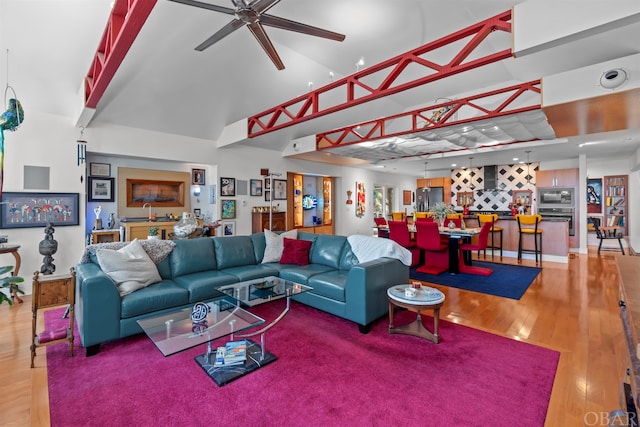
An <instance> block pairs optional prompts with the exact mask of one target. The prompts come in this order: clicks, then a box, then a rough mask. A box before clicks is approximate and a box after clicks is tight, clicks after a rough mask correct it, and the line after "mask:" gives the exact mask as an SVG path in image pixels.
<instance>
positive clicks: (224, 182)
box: [220, 178, 236, 197]
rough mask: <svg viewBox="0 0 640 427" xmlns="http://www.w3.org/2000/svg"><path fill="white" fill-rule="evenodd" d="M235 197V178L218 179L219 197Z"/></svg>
mask: <svg viewBox="0 0 640 427" xmlns="http://www.w3.org/2000/svg"><path fill="white" fill-rule="evenodd" d="M235 195H236V179H235V178H220V196H221V197H225V196H235Z"/></svg>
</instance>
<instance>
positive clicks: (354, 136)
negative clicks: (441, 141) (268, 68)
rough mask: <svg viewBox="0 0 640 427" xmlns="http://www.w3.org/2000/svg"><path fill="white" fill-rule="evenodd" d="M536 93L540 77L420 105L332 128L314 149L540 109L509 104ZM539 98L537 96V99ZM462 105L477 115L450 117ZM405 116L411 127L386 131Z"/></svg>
mask: <svg viewBox="0 0 640 427" xmlns="http://www.w3.org/2000/svg"><path fill="white" fill-rule="evenodd" d="M531 92H533V93H535V94H537V95H539V94H540V80H534V81H531V82H527V83H521V84H517V85H513V86H509V87H505V88H501V89H496V90H492V91H489V92H484V93H481V94H477V95H472V96H468V97H466V98H461V99H454V100H451V101H446V102H443V103H440V104H435V105H431V106H428V107H422V108H419V109H416V110H412V111H407V112H404V113H400V114H396V115H393V116H387V117H383V118H379V119H375V120H370V121H367V122H363V123H358V124H353V125H349V126H345V127H342V128H339V129H333V130H330V131H327V132H323V133H319V134H317V135H316V148H317V149H318V150H326V149H329V148H333V147H337V146H345V145H351V144H359V143H361V142H365V141H374V140H377V139H383V138H390V137H393V136H400V135H407V134H411V133H416V132H424V131H426V130H432V129H439V128H443V127H447V126H454V125H459V124H463V123H470V122H476V121H479V120H486V119H491V118H495V117H502V116H506V115H509V114H517V113H522V112H525V111H532V110H538V109H540V108H541V106H540V103H539V102H537V103H535V104H534V105H528V106H525V107H515V106H513V104H514V103H515V102H516V101H517V100H518V99H519V98H520V97H521V96H523V95H524V94H526V93H531ZM499 95H504V96H505V97H506V99H505V100H504V101H502V102H501V103H500V105H498V106H497V107H495V108H494V109H488V108H486V107H483V106H480V105H478V104H477V103H476V102H474V101H478V100H481V99H483V98H489V97H495V96H499ZM538 99H539V98H538ZM443 107H450V110H449V111H447V112H446V113H445V114H443V115H442V116H441V117H439V118H438V119H433V118H432V116H433V112H434V111H438V110H439V109H440V108H443ZM462 107H467V108H471V109H473V110H475V111H477V112H479V113H480V114H478V115H477V116H473V117H470V118H467V119H460V120H454V119H453V117H454V115H455V113H456V112H457V111H458V110H460V109H461V108H462ZM406 118H408V119H409V120H408V121H410V123H411V126H410V127H408V128H406V129H401V130H397V131H395V132H387V131H386V128H387V126H386V124H387V123H392V122H394V121H398V120H400V119H406ZM361 129H368V131H367V132H366V133H362V131H361Z"/></svg>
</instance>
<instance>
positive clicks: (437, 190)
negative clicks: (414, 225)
mask: <svg viewBox="0 0 640 427" xmlns="http://www.w3.org/2000/svg"><path fill="white" fill-rule="evenodd" d="M438 202H444V188H442V187H431V188H429V190H427V189H425V188H418V189H417V190H416V210H417V211H418V212H426V211H428V210H429V209H431V208H433V206H434V205H435V204H436V203H438Z"/></svg>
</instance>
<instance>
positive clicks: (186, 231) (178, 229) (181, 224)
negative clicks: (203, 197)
mask: <svg viewBox="0 0 640 427" xmlns="http://www.w3.org/2000/svg"><path fill="white" fill-rule="evenodd" d="M197 228H198V222H197V221H196V219H195V218H194V217H193V215H192V214H191V213H189V212H182V219H181V220H180V221H178V222H177V223H176V224H175V225H174V226H173V233H174V234H175V235H176V237H180V238H185V237H187V236H189V235H190V234H191V233H193V232H194V231H196V229H197Z"/></svg>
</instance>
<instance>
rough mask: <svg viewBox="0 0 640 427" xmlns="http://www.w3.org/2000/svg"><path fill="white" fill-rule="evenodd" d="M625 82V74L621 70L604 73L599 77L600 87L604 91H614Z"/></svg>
mask: <svg viewBox="0 0 640 427" xmlns="http://www.w3.org/2000/svg"><path fill="white" fill-rule="evenodd" d="M626 81H627V72H626V71H625V70H623V69H622V68H613V69H611V70H608V71H605V72H604V73H603V74H602V76H601V77H600V86H602V87H603V88H606V89H616V88H618V87H620V86H622V85H623V84H624V82H626Z"/></svg>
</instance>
